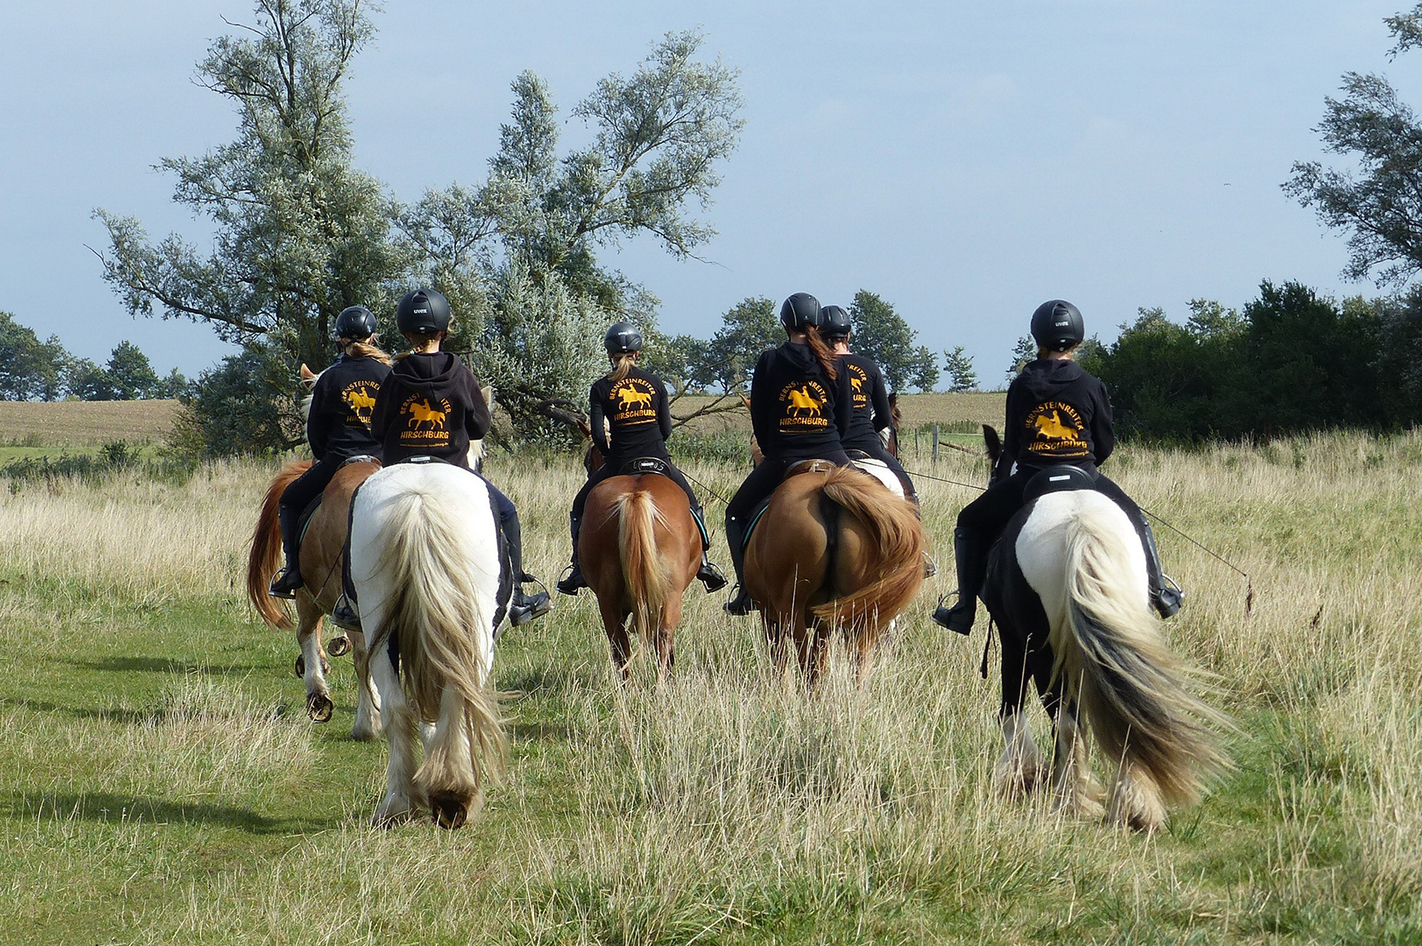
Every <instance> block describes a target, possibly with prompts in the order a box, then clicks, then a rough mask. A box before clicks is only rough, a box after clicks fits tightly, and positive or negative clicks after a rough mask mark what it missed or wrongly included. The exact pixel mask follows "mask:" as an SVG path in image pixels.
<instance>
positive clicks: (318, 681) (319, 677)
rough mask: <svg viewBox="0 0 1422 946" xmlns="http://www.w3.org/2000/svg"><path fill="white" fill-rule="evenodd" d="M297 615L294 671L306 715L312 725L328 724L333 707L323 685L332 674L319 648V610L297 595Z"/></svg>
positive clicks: (306, 599)
mask: <svg viewBox="0 0 1422 946" xmlns="http://www.w3.org/2000/svg"><path fill="white" fill-rule="evenodd" d="M296 613H297V618H298V620H299V622H300V623H299V624H298V626H297V629H296V643H297V646H298V647H300V648H301V653H300V654H298V655H297V657H296V667H295V670H296V675H297V676H299V677H301V679H302V680H303V681H304V682H305V684H306V715H307V716H309V717H310V718H311V719H312V720H313V721H314V722H318V723H325V722H329V721H330V719H331V714H332V712H333V711H334V710H335V704H334V703H332V702H331V691H330V690H329V689H328V688H327V686H326V674H328V673H330V672H331V665H330V663H329V662H327V660H326V655H325V653H324V652H323V651H322V649H321V624H322V621H321V609H320V608H319V607H317V606H316V603H315V602H314V601H312V600H311V598H310V596H309V595H306V594H305V593H302V594H300V595H298V596H297V603H296Z"/></svg>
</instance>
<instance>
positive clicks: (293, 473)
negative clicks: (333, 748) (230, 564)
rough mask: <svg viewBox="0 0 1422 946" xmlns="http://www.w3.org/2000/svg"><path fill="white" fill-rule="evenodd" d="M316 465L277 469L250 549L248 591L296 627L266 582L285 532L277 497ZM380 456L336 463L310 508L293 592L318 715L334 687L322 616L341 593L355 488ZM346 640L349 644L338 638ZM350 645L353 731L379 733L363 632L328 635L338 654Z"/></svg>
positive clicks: (274, 616) (260, 608)
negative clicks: (353, 680) (353, 683)
mask: <svg viewBox="0 0 1422 946" xmlns="http://www.w3.org/2000/svg"><path fill="white" fill-rule="evenodd" d="M310 466H311V461H310V460H302V461H299V462H296V463H288V464H287V465H286V466H284V467H282V469H281V471H280V472H279V473H277V475H276V476H275V477H273V479H272V482H271V485H270V486H268V487H267V494H266V497H265V498H264V499H263V500H262V508H261V511H260V512H259V513H258V515H257V526H256V528H255V529H254V530H253V532H252V548H251V552H250V553H249V554H248V556H247V598H248V599H249V600H250V601H251V602H252V606H253V607H254V608H256V610H257V613H258V614H259V615H261V617H262V620H264V621H266V622H267V624H269V625H270V626H271V627H273V628H281V629H288V628H290V627H291V623H292V622H291V615H290V614H289V613H288V612H287V610H286V608H285V607H283V606H282V603H281V601H280V600H279V599H277V598H273V597H271V596H270V595H268V594H267V586H268V583H269V582H270V581H271V578H272V575H273V574H275V573H276V570H277V568H278V566H280V565H281V561H282V550H281V534H280V531H279V529H278V528H277V504H278V502H279V501H280V499H281V494H282V491H283V490H285V489H286V488H287V486H289V485H290V484H291V482H292V481H293V480H295V479H296V478H297V477H298V476H300V475H301V474H302V473H305V472H306V470H307V469H308V468H310ZM378 469H380V464H379V463H373V462H356V463H349V464H347V465H345V466H343V467H341V468H340V469H339V470H337V471H336V475H335V476H334V477H333V478H332V479H331V482H330V484H329V485H328V486H327V487H326V491H325V492H324V493H322V494H321V505H320V506H318V507H317V508H316V511H315V512H314V513H312V515H311V521H310V522H309V523H308V524H307V526H306V534H305V536H304V537H303V538H302V540H301V552H300V554H301V575H302V577H303V578H304V579H305V580H306V584H305V585H304V586H303V587H301V588H300V589H298V590H297V592H296V616H297V619H298V622H299V623H298V624H297V628H296V643H297V646H298V647H300V648H301V653H300V655H299V656H298V657H297V658H296V674H297V676H299V677H301V678H302V679H303V680H305V682H306V713H307V715H309V716H310V717H311V718H312V719H313V720H315V721H316V722H318V723H324V722H326V721H328V720H329V719H330V718H331V712H332V709H333V705H332V703H331V692H330V690H328V689H327V688H326V673H328V672H329V671H330V669H331V668H330V664H329V663H328V662H327V661H326V649H325V648H324V647H323V646H322V644H321V630H322V625H323V618H324V617H325V616H326V615H327V614H330V613H331V609H332V608H334V607H335V606H336V599H337V598H338V597H340V594H341V554H342V549H343V548H344V546H345V542H346V528H347V523H348V522H349V515H350V505H351V496H352V495H353V494H354V493H355V490H356V487H357V486H359V485H360V484H361V483H363V482H365V480H366V478H367V477H369V476H370V475H371V474H372V473H374V472H375V471H376V470H378ZM340 645H344V646H340ZM347 649H350V651H351V652H352V655H353V658H354V662H355V672H356V693H357V705H356V718H355V723H354V724H353V725H352V727H351V737H352V738H353V739H361V740H366V739H374V738H375V737H376V736H378V735H379V734H380V704H379V701H378V700H377V699H376V695H375V690H374V688H373V687H372V685H371V682H370V672H369V668H368V665H367V654H366V646H365V637H364V635H362V634H359V633H354V632H352V633H351V634H350V635H349V637H347V636H344V632H343V635H342V636H337V637H334V638H332V640H331V652H332V653H334V654H336V655H338V656H339V655H340V654H343V653H345V652H346V650H347Z"/></svg>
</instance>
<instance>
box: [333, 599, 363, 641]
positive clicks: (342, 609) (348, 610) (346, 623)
mask: <svg viewBox="0 0 1422 946" xmlns="http://www.w3.org/2000/svg"><path fill="white" fill-rule="evenodd" d="M331 623H332V624H334V625H336V626H337V627H343V628H345V629H346V630H348V631H355V632H356V633H364V632H365V629H364V628H362V627H361V626H360V614H359V612H357V611H356V609H355V608H353V607H352V606H351V599H350V598H347V597H346V596H345V595H344V594H342V595H341V596H340V597H339V598H337V599H336V606H335V607H334V608H332V609H331Z"/></svg>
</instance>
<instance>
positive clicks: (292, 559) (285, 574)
mask: <svg viewBox="0 0 1422 946" xmlns="http://www.w3.org/2000/svg"><path fill="white" fill-rule="evenodd" d="M277 523H278V525H279V526H280V528H281V549H282V552H283V553H285V555H286V567H284V568H283V569H282V570H281V571H280V572H278V573H277V574H276V576H275V577H273V578H272V583H271V587H270V588H269V589H268V591H267V593H268V594H270V595H271V596H272V597H273V598H295V597H296V589H298V588H300V587H301V586H302V585H303V584H304V582H303V581H302V580H301V549H300V546H299V543H300V541H301V535H300V527H301V510H299V509H289V508H287V507H286V506H278V507H277Z"/></svg>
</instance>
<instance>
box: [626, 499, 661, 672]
mask: <svg viewBox="0 0 1422 946" xmlns="http://www.w3.org/2000/svg"><path fill="white" fill-rule="evenodd" d="M614 508H615V509H616V511H617V547H618V549H619V550H620V553H621V556H622V575H623V578H624V580H625V581H626V582H627V593H628V596H629V597H630V598H631V600H632V602H633V609H632V622H633V627H634V628H635V630H636V632H637V636H638V637H640V638H641V639H642V643H643V644H645V645H647V646H649V647H655V646H656V635H657V632H658V631H660V630H661V622H662V609H663V608H664V607H665V606H666V603H667V601H668V600H669V599H670V598H671V596H672V579H671V573H670V569H669V568H668V567H667V562H666V560H665V557H664V555H663V554H662V552H661V550H659V549H658V548H657V534H656V529H657V526H658V524H660V525H662V526H663V527H666V525H667V521H666V517H665V516H664V515H663V514H662V511H661V510H660V509H658V508H657V503H656V500H655V499H653V498H652V494H651V491H650V490H647V489H643V488H641V487H638V488H637V489H634V490H633V491H631V492H629V493H624V494H622V495H621V496H618V497H617V502H616V505H615V507H614Z"/></svg>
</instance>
